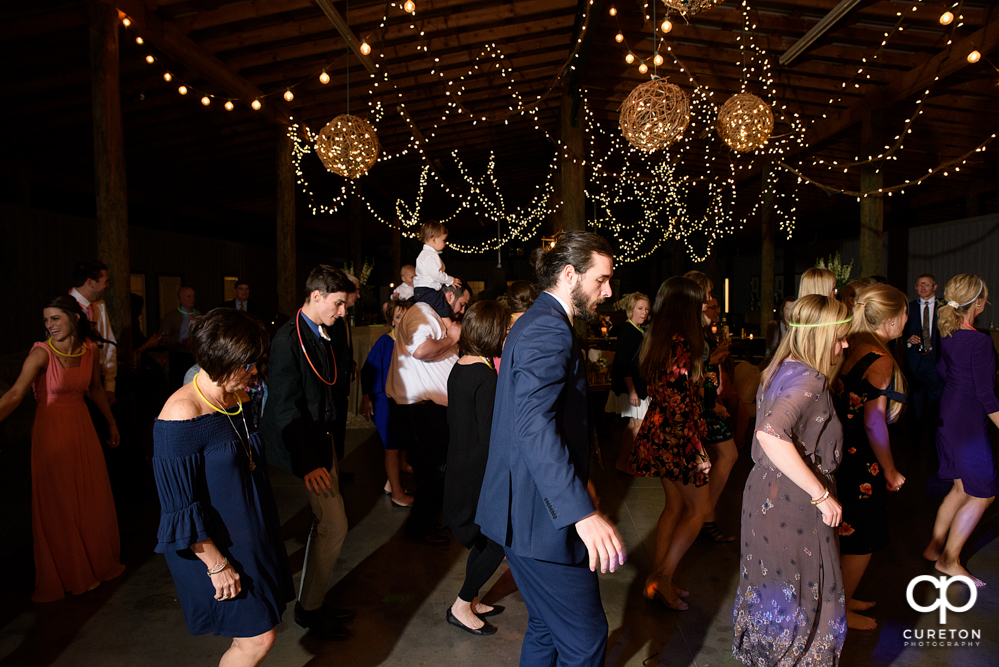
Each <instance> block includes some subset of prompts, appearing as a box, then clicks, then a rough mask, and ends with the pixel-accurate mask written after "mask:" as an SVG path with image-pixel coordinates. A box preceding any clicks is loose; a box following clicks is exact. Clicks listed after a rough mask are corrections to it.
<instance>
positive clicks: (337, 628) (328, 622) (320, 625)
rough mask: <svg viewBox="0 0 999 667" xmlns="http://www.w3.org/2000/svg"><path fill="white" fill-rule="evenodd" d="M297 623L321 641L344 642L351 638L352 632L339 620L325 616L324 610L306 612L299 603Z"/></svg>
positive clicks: (297, 605)
mask: <svg viewBox="0 0 999 667" xmlns="http://www.w3.org/2000/svg"><path fill="white" fill-rule="evenodd" d="M295 622H296V623H298V624H299V625H300V626H302V627H303V628H308V629H309V631H310V632H311V633H312V634H313V635H315V636H316V637H318V638H319V639H324V640H327V641H342V640H344V639H347V638H349V637H350V630H348V629H347V628H345V627H344V626H343V623H341V622H340V621H338V620H337V619H335V618H333V617H332V616H330V615H327V614H324V613H323V611H322V609H315V610H313V611H306V610H305V609H303V608H302V605H301V604H300V603H297V602H296V603H295Z"/></svg>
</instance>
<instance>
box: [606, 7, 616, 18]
mask: <svg viewBox="0 0 999 667" xmlns="http://www.w3.org/2000/svg"><path fill="white" fill-rule="evenodd" d="M608 13H609V14H610V15H611V16H617V8H616V7H615V6H614V5H611V8H610V9H609V10H608Z"/></svg>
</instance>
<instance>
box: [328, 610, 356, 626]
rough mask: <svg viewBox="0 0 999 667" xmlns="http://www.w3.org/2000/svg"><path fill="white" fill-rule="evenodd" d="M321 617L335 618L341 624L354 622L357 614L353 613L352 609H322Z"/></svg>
mask: <svg viewBox="0 0 999 667" xmlns="http://www.w3.org/2000/svg"><path fill="white" fill-rule="evenodd" d="M323 616H328V617H330V618H335V619H336V620H338V621H340V622H341V623H350V622H351V621H353V620H354V618H355V617H356V616H357V614H355V613H354V610H353V609H345V608H343V607H323Z"/></svg>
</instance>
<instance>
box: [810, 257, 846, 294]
mask: <svg viewBox="0 0 999 667" xmlns="http://www.w3.org/2000/svg"><path fill="white" fill-rule="evenodd" d="M815 268H817V269H826V270H827V271H832V272H833V274H834V275H835V276H836V287H837V288H840V287H843V285H846V284H847V283H848V282H850V273H851V272H852V271H853V260H850V263H849V264H844V263H843V261H842V260H841V259H840V257H839V252H837V253H836V254H835V255H829V258H828V259H819V260H818V261H816V262H815Z"/></svg>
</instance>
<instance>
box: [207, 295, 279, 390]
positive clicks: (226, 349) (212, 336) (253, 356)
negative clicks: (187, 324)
mask: <svg viewBox="0 0 999 667" xmlns="http://www.w3.org/2000/svg"><path fill="white" fill-rule="evenodd" d="M269 346H270V341H269V339H268V336H267V330H266V329H265V328H264V325H263V323H261V322H260V320H258V319H256V318H255V317H253V316H251V315H249V314H248V313H246V312H244V311H242V310H236V309H235V308H215V309H214V310H211V311H209V312H208V313H207V314H205V315H202V316H201V317H195V318H194V321H193V322H192V324H191V352H192V353H193V354H194V362H195V363H196V364H198V366H200V367H201V370H203V371H204V372H205V373H206V374H208V377H210V378H211V379H213V380H215V381H217V382H219V383H223V382H225V381H226V380H228V379H229V378H230V377H232V376H233V375H234V374H235V373H236V372H237V371H239V370H241V369H242V368H243V367H244V366H246V365H247V364H255V363H257V362H258V361H260V360H261V359H263V358H264V355H265V354H267V351H268V348H269Z"/></svg>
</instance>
